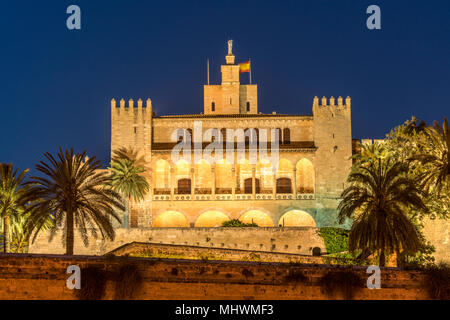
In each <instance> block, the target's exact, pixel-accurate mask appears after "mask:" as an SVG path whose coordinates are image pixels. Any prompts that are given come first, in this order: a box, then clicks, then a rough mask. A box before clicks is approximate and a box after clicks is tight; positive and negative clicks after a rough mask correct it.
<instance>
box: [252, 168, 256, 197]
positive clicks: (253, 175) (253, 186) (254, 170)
mask: <svg viewBox="0 0 450 320" xmlns="http://www.w3.org/2000/svg"><path fill="white" fill-rule="evenodd" d="M255 173H256V167H255V165H254V164H252V197H253V199H256V179H255Z"/></svg>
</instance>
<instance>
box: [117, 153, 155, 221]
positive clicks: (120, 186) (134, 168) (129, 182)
mask: <svg viewBox="0 0 450 320" xmlns="http://www.w3.org/2000/svg"><path fill="white" fill-rule="evenodd" d="M109 169H110V171H111V187H112V189H113V190H115V191H117V192H119V193H120V194H121V195H122V196H123V197H125V198H126V199H128V209H129V211H131V199H133V200H134V201H140V200H143V199H144V197H145V195H146V194H147V192H148V190H149V185H148V182H147V179H146V178H145V177H144V176H143V175H142V174H143V173H144V172H145V168H144V167H143V166H141V165H136V162H135V161H133V160H131V159H130V158H122V159H120V158H113V160H112V162H111V168H109ZM131 217H132V219H131V226H132V227H134V226H136V222H137V221H135V219H133V218H134V215H133V214H131Z"/></svg>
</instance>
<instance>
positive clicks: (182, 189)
mask: <svg viewBox="0 0 450 320" xmlns="http://www.w3.org/2000/svg"><path fill="white" fill-rule="evenodd" d="M190 193H191V179H180V180H178V194H190Z"/></svg>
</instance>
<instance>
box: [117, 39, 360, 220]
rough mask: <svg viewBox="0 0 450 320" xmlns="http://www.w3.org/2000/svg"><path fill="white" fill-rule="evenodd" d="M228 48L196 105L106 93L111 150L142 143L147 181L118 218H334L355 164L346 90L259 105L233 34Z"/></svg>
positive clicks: (335, 218)
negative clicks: (178, 107) (269, 108)
mask: <svg viewBox="0 0 450 320" xmlns="http://www.w3.org/2000/svg"><path fill="white" fill-rule="evenodd" d="M225 58H226V60H225V64H224V65H222V66H221V71H222V82H221V83H220V84H217V85H210V84H207V85H205V86H204V108H203V112H202V113H199V114H185V115H166V116H164V115H156V114H155V113H154V112H153V109H152V102H151V100H150V99H147V101H146V102H145V103H144V102H143V101H142V100H141V99H139V100H138V101H137V103H135V102H134V101H133V100H129V101H128V103H126V102H125V100H123V99H122V100H120V101H119V103H117V102H116V100H114V99H113V100H112V101H111V120H112V121H111V150H112V151H114V150H117V149H119V148H121V147H126V148H133V149H135V150H137V151H139V153H140V154H141V155H142V156H143V157H144V159H145V163H146V165H145V167H146V171H145V177H146V179H148V183H149V185H150V191H149V193H148V194H147V195H146V198H145V200H144V201H141V202H139V203H131V210H130V214H129V215H128V214H125V215H124V217H123V218H124V219H123V220H124V226H127V227H131V228H136V227H140V228H148V227H192V228H195V227H216V226H221V225H222V223H223V222H224V221H227V220H230V219H239V220H241V221H242V222H245V223H251V222H254V223H256V224H258V226H260V227H271V226H282V227H285V226H286V227H287V226H308V227H311V226H312V227H323V226H336V225H338V222H337V205H338V203H339V197H340V194H341V193H342V191H343V189H344V187H345V183H346V178H347V176H348V174H349V172H350V169H351V165H352V160H351V156H352V134H351V100H350V98H349V97H347V98H345V99H343V98H342V97H338V98H336V99H335V98H334V97H330V98H328V99H327V98H325V97H323V98H321V99H318V98H317V97H315V98H314V100H313V101H312V115H296V114H276V113H275V112H274V113H272V114H263V113H260V112H259V111H258V90H257V85H256V84H241V83H240V78H239V77H240V66H239V65H237V64H236V63H235V56H234V55H233V53H232V43H230V42H229V47H228V54H227V55H226V57H225ZM241 138H242V139H241ZM266 140H267V141H266ZM181 147H182V151H183V152H182V153H180V154H182V156H181V157H174V153H175V151H176V150H180V148H181ZM230 148H231V151H230ZM219 149H221V150H222V149H223V152H221V151H218V150H219ZM211 150H212V151H211ZM275 153H276V154H275ZM204 154H207V155H208V156H204ZM211 155H212V156H211ZM275 155H276V157H275Z"/></svg>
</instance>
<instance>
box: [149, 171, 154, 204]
mask: <svg viewBox="0 0 450 320" xmlns="http://www.w3.org/2000/svg"><path fill="white" fill-rule="evenodd" d="M148 174H149V180H150V181H149V184H150V190H149V193H150V200H153V195H154V193H155V190H154V189H155V187H154V186H155V177H154V175H155V172H154V171H153V169H152V168H149V169H148Z"/></svg>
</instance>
